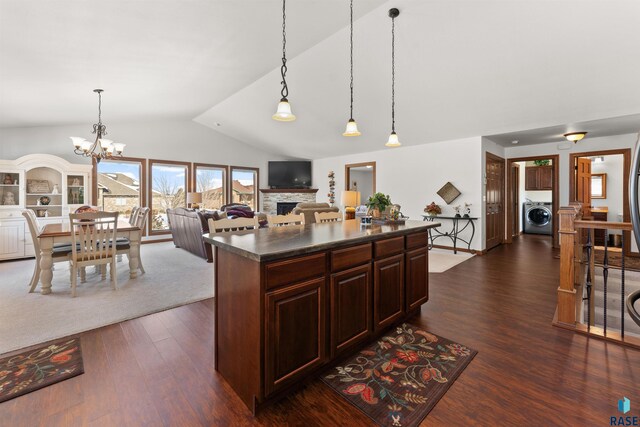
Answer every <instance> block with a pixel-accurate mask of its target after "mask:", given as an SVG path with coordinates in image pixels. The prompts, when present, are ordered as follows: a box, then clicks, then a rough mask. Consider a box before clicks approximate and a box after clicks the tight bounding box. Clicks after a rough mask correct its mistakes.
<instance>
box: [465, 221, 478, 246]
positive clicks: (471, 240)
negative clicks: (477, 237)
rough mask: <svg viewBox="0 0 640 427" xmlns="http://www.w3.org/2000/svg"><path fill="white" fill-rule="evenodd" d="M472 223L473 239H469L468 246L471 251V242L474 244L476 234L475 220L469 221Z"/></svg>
mask: <svg viewBox="0 0 640 427" xmlns="http://www.w3.org/2000/svg"><path fill="white" fill-rule="evenodd" d="M469 222H470V223H471V238H470V239H469V244H468V245H467V249H469V250H471V242H473V236H474V234H476V225H475V224H474V223H473V220H471V219H470V220H469Z"/></svg>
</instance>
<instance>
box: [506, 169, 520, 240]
mask: <svg viewBox="0 0 640 427" xmlns="http://www.w3.org/2000/svg"><path fill="white" fill-rule="evenodd" d="M513 171H515V175H516V179H517V181H518V185H516V186H513V185H512V186H509V185H507V188H508V189H509V193H508V198H509V206H511V216H510V218H511V219H510V221H507V236H509V235H510V236H511V239H512V240H513V238H514V237H518V236H520V227H518V229H517V230H516V232H515V233H514V229H515V228H516V227H515V223H516V222H518V225H520V221H516V216H517V215H516V211H515V210H513V207H514V206H515V205H516V204H517V203H518V202H519V201H520V165H519V164H518V163H513V162H512V163H509V177H508V179H507V180H508V181H509V182H512V179H511V178H512V176H513ZM514 196H515V198H516V199H517V200H516V201H514V200H513V199H514Z"/></svg>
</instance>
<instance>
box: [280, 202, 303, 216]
mask: <svg viewBox="0 0 640 427" xmlns="http://www.w3.org/2000/svg"><path fill="white" fill-rule="evenodd" d="M298 203H299V202H278V203H277V204H276V212H277V214H278V215H288V214H290V213H291V211H292V210H293V208H295V207H296V205H297V204H298Z"/></svg>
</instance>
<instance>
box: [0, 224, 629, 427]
mask: <svg viewBox="0 0 640 427" xmlns="http://www.w3.org/2000/svg"><path fill="white" fill-rule="evenodd" d="M553 255H554V252H553V250H552V249H551V239H550V238H549V237H546V236H545V237H540V236H522V237H521V238H518V239H516V240H515V241H514V243H513V244H511V245H503V246H501V247H498V248H496V249H494V250H492V251H490V252H489V253H488V254H487V255H485V256H479V257H474V258H472V259H471V260H469V261H466V262H464V263H462V264H460V265H458V266H456V267H454V268H452V269H451V270H449V271H447V272H445V273H439V274H431V275H430V280H431V283H430V285H431V286H430V300H429V302H428V303H426V304H425V305H424V306H423V307H422V313H421V315H420V316H418V317H416V318H414V319H412V322H413V323H415V324H417V325H419V326H422V327H424V328H426V329H427V330H429V331H431V332H433V333H436V334H439V335H442V336H445V337H447V338H449V339H451V340H454V341H457V342H460V343H462V344H465V345H468V346H470V347H473V348H475V349H476V350H478V351H479V353H478V356H477V357H476V358H475V359H474V360H473V362H472V363H471V364H470V365H469V367H468V368H467V369H466V370H465V371H464V372H463V373H462V375H461V376H460V378H459V379H458V380H457V381H456V382H455V383H454V384H453V386H452V387H451V388H450V389H449V391H448V392H447V393H446V394H445V396H444V397H443V398H442V400H441V401H440V402H439V403H438V404H437V405H436V407H435V408H434V409H433V411H432V412H431V413H430V414H429V416H428V417H427V418H426V419H425V421H424V423H423V425H434V426H435V425H491V426H495V425H538V426H539V425H558V424H561V425H593V424H598V425H608V422H609V417H610V416H614V415H617V411H616V402H617V400H618V399H620V398H621V397H622V396H627V397H629V398H630V399H631V401H632V402H634V403H633V404H632V412H631V413H629V414H627V415H635V414H637V411H636V410H635V409H634V408H633V405H634V404H635V402H637V399H638V392H637V390H638V387H637V384H638V382H639V381H640V352H639V351H636V350H631V349H628V348H623V347H620V346H617V345H614V344H611V343H606V342H603V341H599V340H595V339H589V338H587V337H585V336H582V335H578V334H574V333H571V332H568V331H565V330H561V329H557V328H554V327H552V326H551V320H552V317H553V314H554V310H555V304H556V288H557V286H558V267H559V265H558V263H559V261H558V260H557V259H554V257H553ZM212 310H213V301H212V300H207V301H202V302H199V303H195V304H190V305H187V306H183V307H179V308H176V309H172V310H169V311H166V312H162V313H157V314H153V315H150V316H147V317H144V318H140V319H135V320H131V321H127V322H124V323H121V324H117V325H112V326H108V327H104V328H101V329H98V330H95V331H90V332H86V333H84V334H82V335H81V336H82V349H83V353H84V363H85V374H84V375H80V376H78V377H75V378H72V379H70V380H67V381H63V382H61V383H58V384H55V385H53V386H50V387H47V388H44V389H42V390H39V391H36V392H33V393H31V394H28V395H25V396H22V397H19V398H16V399H13V400H11V401H8V402H5V403H2V404H0V425H3V426H4V425H6V426H37V425H46V426H75V425H79V426H80V425H89V426H111V425H113V426H140V425H150V426H161V425H166V426H199V425H203V426H212V425H215V426H231V425H234V426H235V425H292V426H293V425H306V426H315V425H327V426H329V425H332V426H333V425H349V426H359V425H363V426H365V425H371V422H370V421H369V420H368V419H367V418H366V417H365V416H364V415H362V414H360V413H359V412H358V411H357V410H356V409H355V408H353V407H351V406H350V405H349V404H347V403H346V402H345V401H344V400H342V399H341V398H339V397H338V396H337V395H335V394H334V393H333V392H332V391H330V390H329V389H328V388H327V387H326V386H325V385H324V384H322V383H321V382H320V381H319V380H315V381H313V382H312V383H310V384H309V385H308V386H307V387H306V388H305V389H303V390H301V391H299V392H298V393H296V394H294V395H292V396H290V397H288V398H287V399H285V400H284V401H282V402H280V403H278V404H276V405H274V406H272V407H269V408H266V409H265V410H264V411H263V412H262V413H261V414H259V416H258V417H257V418H253V417H252V416H251V414H250V412H249V410H248V409H247V408H246V407H245V406H244V405H243V404H242V402H241V401H240V399H239V398H238V397H236V396H235V394H234V393H233V392H232V391H231V389H230V388H229V386H228V385H227V384H226V383H225V382H224V380H223V379H222V378H220V377H219V376H218V375H217V374H216V373H215V372H214V370H213V335H212V331H213V311H212ZM241 332H242V331H238V333H241ZM238 357H239V358H241V357H242V355H241V354H239V355H238ZM634 412H635V413H634Z"/></svg>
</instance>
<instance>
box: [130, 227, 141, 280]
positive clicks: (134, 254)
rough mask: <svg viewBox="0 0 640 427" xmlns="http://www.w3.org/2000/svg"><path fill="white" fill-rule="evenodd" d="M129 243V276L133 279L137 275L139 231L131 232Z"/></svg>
mask: <svg viewBox="0 0 640 427" xmlns="http://www.w3.org/2000/svg"><path fill="white" fill-rule="evenodd" d="M129 244H130V249H129V277H130V278H131V279H135V278H136V277H137V276H138V263H139V260H140V233H131V236H129Z"/></svg>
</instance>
